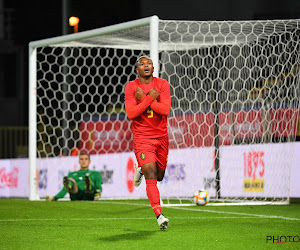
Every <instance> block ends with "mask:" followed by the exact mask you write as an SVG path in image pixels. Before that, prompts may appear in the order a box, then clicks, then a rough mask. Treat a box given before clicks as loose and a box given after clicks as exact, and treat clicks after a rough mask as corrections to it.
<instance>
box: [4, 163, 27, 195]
mask: <svg viewBox="0 0 300 250" xmlns="http://www.w3.org/2000/svg"><path fill="white" fill-rule="evenodd" d="M28 194H29V161H28V159H12V160H0V197H28Z"/></svg>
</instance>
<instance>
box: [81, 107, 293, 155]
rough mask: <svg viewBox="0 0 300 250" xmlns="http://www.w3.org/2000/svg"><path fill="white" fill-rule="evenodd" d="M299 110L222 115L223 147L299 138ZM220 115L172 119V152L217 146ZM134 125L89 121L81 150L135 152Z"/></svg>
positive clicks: (186, 115)
mask: <svg viewBox="0 0 300 250" xmlns="http://www.w3.org/2000/svg"><path fill="white" fill-rule="evenodd" d="M297 117H298V109H297V108H280V109H269V110H248V111H236V112H235V111H232V112H222V113H219V115H218V121H219V145H220V146H221V145H230V144H233V143H234V138H235V139H243V138H259V137H262V136H263V135H264V134H267V135H269V136H272V137H286V136H295V135H296V134H297V122H298V120H297ZM216 118H217V117H216V115H215V114H213V113H198V114H193V113H189V114H183V115H177V116H173V117H169V118H168V133H169V141H170V149H177V148H193V147H209V146H213V145H214V141H215V124H216V120H217V119H216ZM130 125H131V121H129V120H118V121H117V120H116V121H86V122H82V123H81V125H80V131H81V145H80V148H81V149H83V150H86V151H87V152H89V153H90V154H104V153H116V152H131V151H132V150H133V146H132V145H133V143H132V138H133V135H132V132H131V129H130Z"/></svg>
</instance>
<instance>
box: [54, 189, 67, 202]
mask: <svg viewBox="0 0 300 250" xmlns="http://www.w3.org/2000/svg"><path fill="white" fill-rule="evenodd" d="M66 194H67V190H66V189H65V187H63V188H62V189H61V190H60V191H59V192H58V194H57V195H55V198H56V199H61V198H64V197H65V195H66Z"/></svg>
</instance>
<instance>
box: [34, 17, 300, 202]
mask: <svg viewBox="0 0 300 250" xmlns="http://www.w3.org/2000/svg"><path fill="white" fill-rule="evenodd" d="M299 24H300V21H299V20H284V21H242V22H234V21H230V22H216V21H214V22H198V21H171V20H170V21H163V20H160V22H159V65H160V66H159V69H156V70H158V71H159V76H160V77H161V78H164V79H166V80H168V81H169V83H170V85H171V97H172V108H171V112H170V115H169V121H168V129H169V137H170V155H169V164H168V168H167V171H166V175H165V179H164V181H163V182H162V183H161V184H160V190H161V193H162V196H165V197H168V198H170V197H176V198H179V199H182V198H183V197H191V195H192V194H193V193H194V191H195V190H197V189H200V188H205V189H206V190H208V192H209V193H210V195H211V196H212V197H215V198H218V199H220V198H222V199H225V200H226V199H229V198H230V199H242V200H245V199H253V200H262V199H263V200H266V199H276V200H277V199H278V198H279V199H281V200H287V199H288V193H289V169H290V166H291V164H292V160H293V143H291V142H293V141H294V140H295V137H296V129H297V127H296V126H297V119H298V112H299V69H300V67H299V65H300V57H299V51H300V29H299ZM149 27H150V26H149V25H143V26H139V27H132V28H130V29H125V30H119V31H116V32H106V33H105V34H102V35H99V36H95V37H89V38H84V39H80V40H74V41H70V42H65V43H59V44H53V45H49V46H45V47H40V48H38V50H37V97H38V98H37V124H36V128H37V134H38V137H37V157H38V158H43V157H59V156H62V155H65V156H68V155H70V154H71V153H72V149H73V148H75V147H79V148H80V149H82V150H85V151H88V152H89V153H91V154H108V153H120V152H131V151H132V150H133V147H132V134H131V131H130V121H129V120H128V119H127V116H126V112H125V108H124V89H125V85H126V83H127V82H128V81H131V80H133V79H135V78H136V77H137V75H136V72H135V62H136V59H137V58H138V57H139V56H141V55H143V54H149V51H150V31H149V30H150V28H149ZM283 144H284V146H282V145H283ZM283 159H285V160H284V161H283Z"/></svg>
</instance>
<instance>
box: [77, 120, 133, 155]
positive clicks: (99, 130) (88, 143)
mask: <svg viewBox="0 0 300 250" xmlns="http://www.w3.org/2000/svg"><path fill="white" fill-rule="evenodd" d="M130 124H131V123H130V121H128V120H119V121H87V122H81V124H80V131H81V145H80V148H81V150H86V151H87V152H89V153H90V154H105V153H116V152H131V151H132V150H133V146H132V133H131V129H130Z"/></svg>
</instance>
